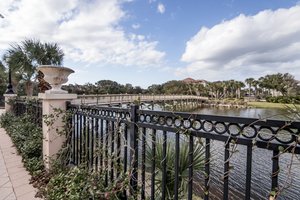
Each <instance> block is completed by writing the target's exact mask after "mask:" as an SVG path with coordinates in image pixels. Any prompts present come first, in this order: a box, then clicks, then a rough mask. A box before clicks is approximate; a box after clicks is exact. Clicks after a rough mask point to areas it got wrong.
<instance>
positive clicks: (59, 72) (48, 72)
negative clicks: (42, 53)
mask: <svg viewBox="0 0 300 200" xmlns="http://www.w3.org/2000/svg"><path fill="white" fill-rule="evenodd" d="M37 70H38V71H41V72H43V74H44V80H45V81H47V82H48V83H49V84H50V85H51V87H52V89H51V90H47V91H46V92H45V93H48V94H66V93H68V92H67V91H65V90H62V89H61V85H62V84H64V83H67V82H68V76H69V75H70V74H71V73H74V70H72V69H70V68H67V67H60V66H52V65H40V66H39V67H37Z"/></svg>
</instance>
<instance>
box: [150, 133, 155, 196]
mask: <svg viewBox="0 0 300 200" xmlns="http://www.w3.org/2000/svg"><path fill="white" fill-rule="evenodd" d="M155 154H156V130H153V132H152V164H151V200H155V164H156V163H155V161H156V157H155V156H156V155H155Z"/></svg>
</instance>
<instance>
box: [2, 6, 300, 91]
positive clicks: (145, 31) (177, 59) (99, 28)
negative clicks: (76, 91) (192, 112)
mask: <svg viewBox="0 0 300 200" xmlns="http://www.w3.org/2000/svg"><path fill="white" fill-rule="evenodd" d="M37 8H38V9H37ZM0 13H1V14H2V15H3V16H4V17H5V18H4V19H0V35H1V37H0V54H3V53H4V52H5V50H6V49H8V48H9V45H10V44H12V43H14V42H20V41H22V40H24V39H25V38H37V39H40V40H41V41H45V42H56V43H58V44H59V45H60V46H61V47H62V48H63V50H64V52H65V61H64V66H67V67H70V68H72V69H74V70H75V71H76V72H75V74H72V75H71V76H70V81H69V83H79V84H84V83H87V82H90V83H94V82H96V81H98V80H102V79H110V80H114V81H117V82H119V83H122V84H125V83H131V84H133V85H140V86H142V87H144V88H145V87H148V86H149V85H151V84H154V83H156V84H157V83H163V82H166V81H169V80H174V79H175V80H181V79H184V78H186V77H192V78H195V79H205V80H208V81H215V80H228V79H237V80H244V79H245V78H247V77H254V78H259V77H260V76H264V75H266V74H270V73H277V72H281V73H284V72H288V73H291V74H293V75H294V76H295V78H296V79H300V70H299V66H300V20H299V19H300V6H299V1H292V0H290V1H289V0H251V1H250V0H248V1H245V0H239V1H238V0H222V1H221V0H187V1H183V0H165V1H164V0H65V1H61V0H51V1H50V0H45V1H40V0H18V1H17V0H2V1H1V2H0Z"/></svg>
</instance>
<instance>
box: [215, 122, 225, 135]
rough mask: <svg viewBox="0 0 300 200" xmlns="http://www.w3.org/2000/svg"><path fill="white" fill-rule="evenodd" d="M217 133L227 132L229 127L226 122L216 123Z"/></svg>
mask: <svg viewBox="0 0 300 200" xmlns="http://www.w3.org/2000/svg"><path fill="white" fill-rule="evenodd" d="M215 131H216V132H217V133H218V134H221V135H222V134H224V133H226V132H227V126H226V124H225V123H224V122H216V123H215Z"/></svg>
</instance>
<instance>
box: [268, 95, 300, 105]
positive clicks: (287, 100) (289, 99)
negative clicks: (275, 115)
mask: <svg viewBox="0 0 300 200" xmlns="http://www.w3.org/2000/svg"><path fill="white" fill-rule="evenodd" d="M266 101H267V102H271V103H283V104H300V96H278V97H271V96H267V97H266Z"/></svg>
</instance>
